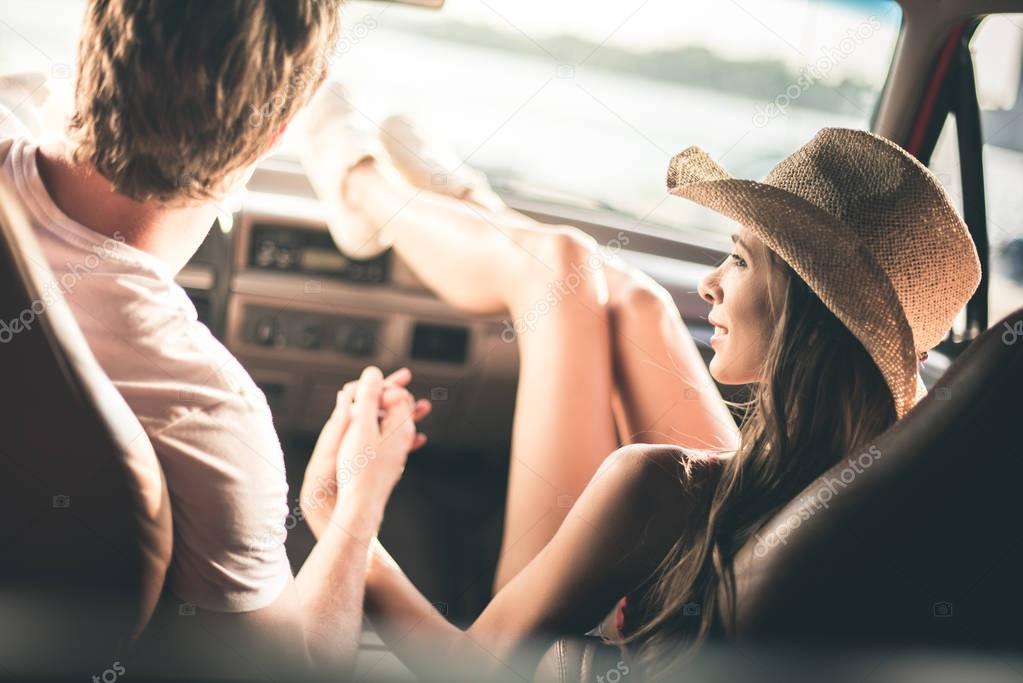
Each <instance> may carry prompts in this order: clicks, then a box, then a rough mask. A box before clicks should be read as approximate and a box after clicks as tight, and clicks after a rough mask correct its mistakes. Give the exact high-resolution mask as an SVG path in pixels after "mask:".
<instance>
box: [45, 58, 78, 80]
mask: <svg viewBox="0 0 1023 683" xmlns="http://www.w3.org/2000/svg"><path fill="white" fill-rule="evenodd" d="M74 73H75V72H74V69H72V68H71V65H70V64H66V63H64V62H56V63H54V64H53V65H52V66H51V67H50V78H59V79H61V80H66V79H68V78H71V77H72V76H73V75H74Z"/></svg>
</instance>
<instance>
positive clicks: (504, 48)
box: [0, 0, 901, 237]
mask: <svg viewBox="0 0 1023 683" xmlns="http://www.w3.org/2000/svg"><path fill="white" fill-rule="evenodd" d="M82 7H83V2H82V1H81V0H40V1H38V2H33V3H3V4H2V5H0V36H2V40H0V69H2V70H3V71H12V70H16V71H24V70H38V71H43V72H44V73H46V74H48V75H49V76H50V78H51V80H61V79H63V80H65V81H69V78H70V75H71V74H73V70H72V67H71V66H70V65H71V63H72V62H73V56H74V49H75V41H76V36H77V32H78V23H79V19H80V17H81V12H82ZM900 21H901V10H900V8H899V6H898V5H897V4H896V3H894V2H889V1H878V0H867V1H859V2H856V1H853V0H847V1H844V2H835V1H832V2H807V0H761V2H757V3H741V4H740V3H739V2H732V1H731V0H729V1H726V2H716V3H715V2H704V3H679V2H677V0H645V1H644V0H630V1H629V2H615V3H594V2H587V1H585V0H558V1H557V2H546V3H534V2H521V1H518V0H447V2H446V3H445V5H444V7H443V9H441V10H440V11H431V10H424V9H419V8H414V7H405V6H401V5H394V4H391V3H378V2H369V3H367V2H355V3H352V4H350V5H349V6H348V7H347V8H346V10H345V14H344V19H343V36H342V38H341V41H340V43H339V45H338V46H337V48H336V49H335V51H334V52H333V53H332V59H331V64H332V69H333V71H334V73H335V76H336V77H338V78H340V79H342V80H343V81H344V82H345V83H346V84H347V85H348V86H349V88H350V89H351V90H352V91H353V92H354V95H355V97H356V98H357V106H358V108H359V110H360V111H361V112H363V113H364V114H365V115H366V116H368V117H369V118H370V119H372V120H374V121H376V122H379V121H381V120H383V119H384V118H385V117H386V116H387V115H389V114H392V113H395V112H404V113H406V114H409V115H411V116H412V117H413V118H415V119H416V120H417V121H418V122H419V123H420V124H421V125H422V126H423V127H425V128H426V129H427V130H428V131H431V132H433V133H434V134H436V135H438V136H441V137H443V138H445V139H447V140H448V141H449V142H450V143H451V144H452V145H453V146H454V148H455V150H456V151H457V153H458V154H459V156H460V157H461V158H464V159H465V160H466V161H467V163H469V164H470V165H473V166H476V167H478V168H480V169H482V170H484V171H485V172H486V173H487V174H488V175H489V176H490V178H491V181H492V182H493V184H494V185H495V186H496V187H497V189H498V190H499V191H504V192H506V193H509V194H511V195H514V196H519V197H525V198H537V199H542V200H544V201H547V202H552V203H555V204H571V205H579V206H586V207H593V208H598V209H613V210H614V211H616V212H617V213H620V214H624V215H625V216H627V217H630V218H632V219H634V220H635V222H636V227H637V229H647V230H653V231H658V232H662V233H665V232H666V234H670V235H672V236H675V237H681V236H683V235H684V234H686V232H688V233H689V234H690V235H691V234H692V231H693V230H697V231H704V232H706V231H720V230H723V229H727V228H728V224H727V222H726V221H724V220H723V219H721V218H719V217H717V216H716V215H715V214H712V213H711V212H710V211H707V210H705V209H701V208H700V207H697V206H695V205H692V204H690V203H688V202H684V201H681V200H676V199H673V198H669V196H668V195H667V194H666V193H665V188H664V177H665V172H666V169H667V166H668V161H669V160H670V159H671V157H672V156H673V155H674V154H675V153H677V152H679V151H681V150H682V149H684V148H685V147H688V146H689V145H699V146H700V147H703V148H704V149H705V150H707V151H708V152H709V153H710V154H711V155H712V156H713V157H714V158H715V159H717V160H718V161H719V163H721V164H722V165H723V166H724V167H725V168H726V169H728V170H729V171H730V172H731V173H733V174H735V175H738V176H744V177H751V178H760V177H762V176H763V175H764V174H766V172H767V171H768V170H769V169H770V168H771V166H773V165H774V164H775V163H776V162H777V161H779V160H780V159H781V158H782V157H784V156H786V155H787V154H789V153H790V152H792V151H793V150H794V149H796V148H797V147H798V146H800V145H801V144H803V143H805V142H806V141H807V140H809V139H810V137H812V136H813V134H814V133H815V132H816V131H817V130H818V129H820V128H822V127H824V126H849V127H858V128H864V127H867V126H869V123H870V118H871V114H872V112H873V110H874V107H875V105H876V102H877V98H878V94H879V92H880V90H881V88H882V86H883V84H884V80H885V76H886V74H887V71H888V67H889V64H890V62H891V58H892V54H893V51H894V46H895V41H896V37H897V34H898V28H899V24H900ZM281 155H282V156H285V157H288V156H294V149H293V146H292V145H291V144H289V143H288V141H287V140H286V141H285V144H284V146H283V147H282V150H281Z"/></svg>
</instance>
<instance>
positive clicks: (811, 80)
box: [753, 15, 881, 128]
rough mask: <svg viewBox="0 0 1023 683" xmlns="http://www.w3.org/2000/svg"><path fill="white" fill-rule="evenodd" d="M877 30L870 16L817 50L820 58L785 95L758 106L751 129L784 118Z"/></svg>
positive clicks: (807, 67) (874, 18) (800, 76)
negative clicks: (797, 102) (830, 43)
mask: <svg viewBox="0 0 1023 683" xmlns="http://www.w3.org/2000/svg"><path fill="white" fill-rule="evenodd" d="M880 28H881V22H880V21H879V20H878V19H877V17H875V16H873V15H871V16H870V17H869V18H868V19H866V20H865V21H863V22H862V23H860V24H859V25H858V26H857V27H856V28H851V29H849V31H848V32H847V33H846V35H845V37H844V38H842V39H841V40H840V41H838V44H837V45H828V46H825V47H822V48H821V56H820V57H818V58H817V60H816V61H815V62H813V64H810V65H807V66H804V67H803V69H802V70H801V71H800V72H799V76H798V77H797V78H796V80H795V81H794V82H793V83H791V84H790V85H789V86H788V87H787V88H785V91H784V92H782V93H780V94H779V95H778V96H777V97H775V98H774V101H773V102H771V103H770V104H768V105H767V106H764V105H762V104H758V105H757V107H756V110H755V111H754V112H753V126H754V127H756V128H763V127H764V126H766V125H767V124H769V123H770V122H771V121H772V120H773V119H776V118H778V117H779V116H784V115H785V114H786V113H787V112H788V109H789V107H790V106H792V103H793V102H795V101H796V100H798V99H799V98H800V97H802V96H803V93H805V92H806V91H807V90H809V89H810V88H812V87H813V86H814V84H816V83H817V82H818V81H820V80H823V79H825V78H827V76H828V74H830V73H831V71H832V69H834V68H835V67H836V66H838V65H839V64H841V63H842V62H844V61H845V60H846V59H848V58H849V57H850V56H851V55H852V54H853V53H854V52H856V50H857V49H858V48H859V47H860V46H861V45H863V43H865V42H867V41H868V40H870V39H871V38H872V37H873V36H874V34H875V33H877V31H878V30H879V29H880Z"/></svg>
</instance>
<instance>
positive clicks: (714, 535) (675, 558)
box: [623, 253, 896, 678]
mask: <svg viewBox="0 0 1023 683" xmlns="http://www.w3.org/2000/svg"><path fill="white" fill-rule="evenodd" d="M770 256H771V261H772V263H773V265H774V266H775V267H774V268H773V273H772V276H773V277H783V278H785V279H786V280H787V282H786V284H785V288H784V291H785V295H784V298H783V301H780V302H776V301H771V302H770V305H771V308H772V313H773V316H774V317H773V319H774V320H777V324H776V325H775V327H774V330H773V331H772V333H771V336H770V341H769V342H768V347H767V352H766V356H765V361H764V368H763V374H762V375H761V376H762V377H764V378H766V379H765V381H763V382H762V383H758V384H756V385H755V386H753V387H751V391H752V394H751V398H750V400H749V402H748V403H745V404H741V407H742V408H744V409H745V411H746V412H745V415H744V417H743V420H742V424H741V426H740V435H741V443H740V446H739V449H738V450H737V451H736V453H735V455H734V456H733V457H731V458H728V459H723V466H722V471H721V474H720V477H719V479H718V480H717V483H716V485H715V487H714V490H713V493H712V494H711V495H709V496H706V497H705V503H704V505H703V514H704V516H703V518H702V522H701V523H699V524H696V525H687V527H688V529H690V531H687V532H686V533H685V534H683V535H682V537H681V538H680V539H679V540H678V542H677V543H676V544H675V546H674V548H673V549H672V550H671V552H670V553H669V554H668V555H667V557H665V559H664V560H663V561H662V563H661V565H660V567H659V568H658V570H657V572H656V573H655V574H654V576H653V577H652V579H651V581H650V583H649V588H648V589H647V590H645V591H644V592H643V597H642V599H641V600H640V605H638V614H637V616H638V617H639V622H640V623H639V625H638V627H637V628H636V629H635V630H634V631H633V632H632V633H630V634H629V635H628V637H626V638H625V639H624V641H623V642H626V643H630V644H635V645H638V657H639V663H640V665H641V667H642V668H643V669H644V670H645V671H646V673H647V675H648V676H649V677H651V678H656V677H657V673H658V671H664V670H665V667H667V666H669V665H670V664H671V663H672V661H673V660H675V659H677V657H678V656H680V655H685V654H688V653H690V652H692V651H693V649H694V647H695V646H696V645H699V644H700V643H702V642H703V641H704V640H706V639H707V638H708V636H712V635H716V634H718V633H720V632H721V631H722V630H723V629H727V625H728V623H729V621H728V620H729V619H731V618H732V616H731V612H732V611H733V610H729V609H725V608H724V605H732V606H734V604H735V600H734V598H735V576H734V571H733V564H732V563H733V558H734V556H735V554H736V553H737V552H738V551H739V549H740V548H742V547H743V545H744V544H745V543H746V542H747V541H748V540H749V539H750V538H751V537H752V536H753V534H754V533H756V532H757V531H758V530H759V529H760V527H761V526H763V524H765V523H766V522H767V521H769V519H770V518H771V516H772V515H773V514H774V513H775V512H777V511H778V510H779V509H780V508H781V507H782V506H784V505H785V504H786V503H788V502H789V501H790V500H792V499H793V498H795V497H796V495H797V494H798V493H799V492H800V491H801V490H802V489H803V488H805V487H806V486H807V485H808V484H809V483H810V482H811V481H813V479H814V478H816V477H817V476H818V475H820V474H821V473H823V472H824V471H825V470H827V469H828V468H829V467H831V466H832V465H834V464H836V463H837V462H838V461H839V460H840V459H841V458H842V457H843V456H844V455H846V454H848V453H849V452H850V451H852V450H853V449H855V448H857V447H859V446H862V445H863V444H865V443H866V442H867V441H869V440H870V439H872V438H874V437H875V436H877V435H878V434H880V433H881V432H883V431H884V430H885V429H887V428H888V427H889V426H890V425H892V424H893V423H894V422H895V419H896V418H895V405H894V401H893V400H892V397H891V392H890V391H889V389H888V387H887V385H886V384H885V381H884V378H883V377H882V375H881V372H880V370H879V369H878V368H877V366H876V365H875V364H874V362H873V360H871V358H870V356H869V355H868V354H867V352H866V350H865V349H864V348H863V345H862V344H861V343H860V342H859V340H857V339H856V337H854V336H853V334H852V333H851V332H850V331H849V330H848V328H846V327H845V325H843V324H842V323H841V321H839V320H838V319H837V318H836V317H835V316H834V315H833V314H832V313H831V311H829V310H828V309H827V308H826V307H825V306H824V304H823V303H822V302H821V300H820V299H819V298H818V297H817V296H816V295H815V294H814V293H813V292H812V291H811V290H810V289H809V288H808V287H807V286H806V283H805V282H803V280H802V279H801V278H800V277H799V276H798V275H796V274H795V273H794V272H792V270H791V269H790V268H789V267H788V266H787V265H786V264H785V263H784V262H782V261H781V260H780V259H779V258H778V257H777V256H776V255H774V254H773V253H771V254H770ZM722 588H723V589H724V590H725V600H723V601H721V600H719V590H720V589H722ZM630 607H631V606H630ZM725 612H728V614H725Z"/></svg>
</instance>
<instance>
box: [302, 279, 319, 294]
mask: <svg viewBox="0 0 1023 683" xmlns="http://www.w3.org/2000/svg"><path fill="white" fill-rule="evenodd" d="M302 291H303V292H305V293H306V294H319V293H320V292H321V291H323V285H322V284H321V283H320V281H319V280H306V281H305V282H304V283H302Z"/></svg>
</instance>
